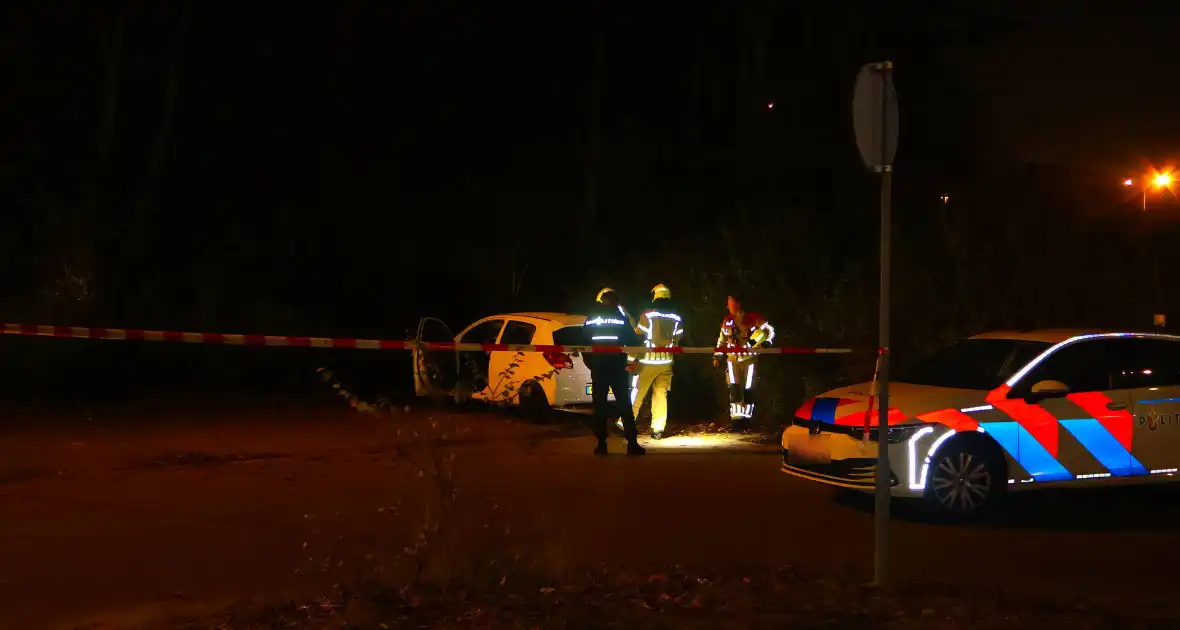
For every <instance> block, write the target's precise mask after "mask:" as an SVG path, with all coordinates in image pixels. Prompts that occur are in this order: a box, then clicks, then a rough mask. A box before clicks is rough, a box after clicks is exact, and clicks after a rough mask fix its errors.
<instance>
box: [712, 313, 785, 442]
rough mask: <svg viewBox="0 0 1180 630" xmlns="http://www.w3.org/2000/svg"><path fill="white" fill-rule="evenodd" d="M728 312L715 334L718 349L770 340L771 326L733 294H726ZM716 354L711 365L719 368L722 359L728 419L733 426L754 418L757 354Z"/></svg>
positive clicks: (752, 345)
mask: <svg viewBox="0 0 1180 630" xmlns="http://www.w3.org/2000/svg"><path fill="white" fill-rule="evenodd" d="M726 306H727V308H728V309H729V313H727V314H726V315H725V318H724V319H722V320H721V334H720V335H719V336H718V337H717V347H718V348H758V347H762V346H768V345H770V344H771V343H772V342H773V341H774V327H773V326H771V325H770V322H767V321H766V318H764V317H762V316H761V315H759V314H758V313H754V312H749V311H746V309H745V307H744V306H742V301H741V299H740V298H739V297H737V296H732V295H731V296H729V300H728V301H727V303H726ZM722 354H724V353H720V352H719V353H717V355H718V356H717V358H715V359H713V366H714V367H720V366H721V361H723V360H724V361H725V363H726V366H725V379H726V383H727V384H728V385H729V420H730V422H731V423H732V426H733V428H734V429H737V428H739V427H740V426H741V425H744V424H746V423H748V422H749V421H750V419H751V418H753V417H754V392H755V391H756V388H755V386H756V385H757V383H758V381H757V374H756V373H755V369H756V368H757V366H758V355H757V354H742V353H729V354H728V356H726V357H724V358H723V357H721V356H720V355H722Z"/></svg>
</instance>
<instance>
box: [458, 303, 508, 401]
mask: <svg viewBox="0 0 1180 630" xmlns="http://www.w3.org/2000/svg"><path fill="white" fill-rule="evenodd" d="M503 328H504V319H503V318H501V317H489V318H487V319H482V320H480V321H478V322H476V323H474V324H472V325H470V326H468V327H467V329H466V330H464V331H463V332H461V333H459V339H458V342H459V343H478V344H494V343H496V341H497V340H498V339H499V338H500V331H501V330H502V329H503ZM456 354H457V355H458V367H459V387H460V389H461V390H462V391H461V392H460V393H461V397H467V396H470V397H471V398H475V399H485V398H486V397H487V394H488V384H489V383H488V381H489V376H488V375H489V370H490V367H491V361H492V353H491V352H489V351H487V350H461V351H458V352H457V353H456Z"/></svg>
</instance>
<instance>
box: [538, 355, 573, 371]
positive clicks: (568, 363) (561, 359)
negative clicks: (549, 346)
mask: <svg viewBox="0 0 1180 630" xmlns="http://www.w3.org/2000/svg"><path fill="white" fill-rule="evenodd" d="M541 354H542V355H543V356H544V357H545V360H546V361H548V362H549V365H552V366H553V367H555V368H557V369H559V370H568V369H570V368H572V367H574V360H573V359H571V358H570V355H568V354H565V353H564V352H543V353H541Z"/></svg>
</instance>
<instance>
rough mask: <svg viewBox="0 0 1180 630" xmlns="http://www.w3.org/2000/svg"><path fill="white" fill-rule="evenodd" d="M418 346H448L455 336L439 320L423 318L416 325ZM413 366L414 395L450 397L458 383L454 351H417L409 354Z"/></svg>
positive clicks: (415, 338) (415, 337)
mask: <svg viewBox="0 0 1180 630" xmlns="http://www.w3.org/2000/svg"><path fill="white" fill-rule="evenodd" d="M414 340H415V341H418V342H426V343H430V342H435V343H452V342H454V341H455V335H454V334H452V333H451V329H450V327H448V326H447V325H446V323H444V322H443V321H442V320H441V319H436V318H434V317H423V318H422V319H421V320H419V321H418V333H417V334H416V335H415V336H414ZM410 356H411V361H412V362H413V364H414V395H415V396H442V395H450V394H451V393H452V392H454V390H455V385H456V384H457V383H458V380H459V370H458V361H457V359H456V355H455V351H454V350H450V349H448V350H419V349H418V348H415V349H414V350H412V351H411V353H410Z"/></svg>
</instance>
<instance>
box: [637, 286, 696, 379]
mask: <svg viewBox="0 0 1180 630" xmlns="http://www.w3.org/2000/svg"><path fill="white" fill-rule="evenodd" d="M635 331H636V332H638V333H639V334H640V336H642V337H643V345H645V346H647V347H648V348H670V347H675V346H678V345H680V336H681V335H682V334H684V326H683V321H682V320H681V319H680V315H679V314H678V313H677V312H676V309H675V308H674V307H673V306H672V301H671V300H669V299H668V298H658V299H656V300H653V301H652V303H651V308H648V309H647V310H646V311H644V312H643V314H642V315H640V317H639V325H638V326H636V327H635ZM672 356H673V355H672V353H670V352H647V353H644V354H643V355H641V356H640V357H639V362H640V363H642V364H644V365H667V364H669V363H671V362H672Z"/></svg>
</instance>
